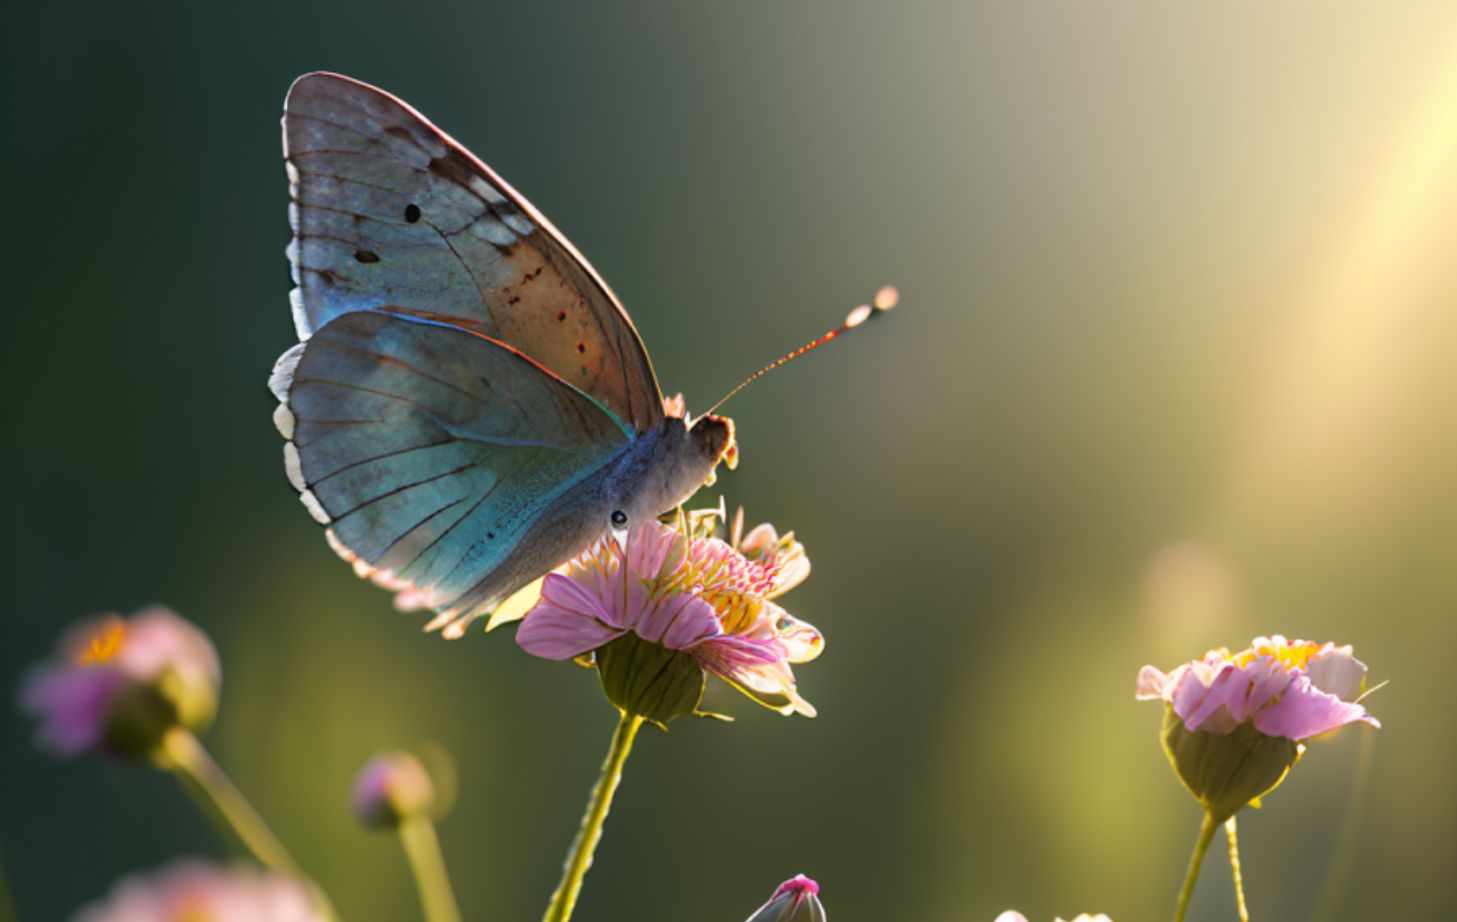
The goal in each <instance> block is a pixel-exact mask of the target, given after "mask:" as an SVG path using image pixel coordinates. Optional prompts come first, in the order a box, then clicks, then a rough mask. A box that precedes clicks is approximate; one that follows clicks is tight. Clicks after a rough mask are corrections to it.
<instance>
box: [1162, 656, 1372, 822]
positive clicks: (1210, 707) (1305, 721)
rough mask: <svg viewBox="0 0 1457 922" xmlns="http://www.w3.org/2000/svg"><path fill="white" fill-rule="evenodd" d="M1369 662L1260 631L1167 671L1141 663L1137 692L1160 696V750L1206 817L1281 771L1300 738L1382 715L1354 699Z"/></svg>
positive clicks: (1227, 812) (1272, 781) (1227, 810)
mask: <svg viewBox="0 0 1457 922" xmlns="http://www.w3.org/2000/svg"><path fill="white" fill-rule="evenodd" d="M1365 679H1366V666H1365V664H1363V663H1362V662H1361V661H1360V660H1358V659H1356V658H1355V657H1354V656H1353V655H1352V651H1351V647H1350V646H1336V645H1335V644H1331V643H1325V644H1320V643H1313V642H1311V641H1305V640H1287V639H1286V638H1284V637H1281V636H1280V635H1278V634H1276V635H1275V636H1273V637H1257V638H1255V640H1254V642H1253V643H1252V644H1250V647H1249V649H1247V650H1243V651H1241V652H1239V653H1234V654H1231V653H1230V652H1229V651H1228V650H1224V649H1220V650H1211V651H1210V652H1209V653H1206V654H1205V655H1204V657H1203V658H1202V659H1197V660H1194V661H1192V662H1189V663H1185V664H1184V665H1182V666H1179V667H1177V668H1176V669H1174V670H1173V671H1172V672H1169V673H1164V672H1162V671H1160V670H1158V669H1156V668H1154V667H1153V666H1144V667H1143V669H1142V670H1140V671H1139V674H1138V688H1137V697H1138V698H1139V699H1141V700H1150V699H1162V700H1163V701H1164V702H1165V704H1166V708H1165V720H1164V729H1163V743H1164V751H1165V753H1166V754H1167V755H1168V757H1169V764H1171V765H1172V766H1173V768H1174V772H1175V773H1176V774H1177V775H1178V776H1179V779H1180V780H1181V781H1182V782H1183V783H1184V786H1185V787H1186V788H1188V789H1189V792H1190V793H1191V794H1193V795H1194V797H1195V799H1196V800H1198V801H1199V802H1200V803H1201V804H1202V805H1203V806H1204V807H1205V809H1206V810H1208V812H1209V814H1210V815H1211V817H1213V818H1214V819H1215V820H1217V821H1219V822H1223V821H1224V820H1226V819H1228V818H1230V817H1232V816H1234V814H1235V813H1237V812H1238V811H1239V810H1240V809H1241V808H1242V807H1244V806H1245V805H1246V804H1249V803H1253V804H1255V805H1256V806H1258V804H1259V798H1260V797H1262V796H1263V795H1265V794H1268V793H1269V792H1270V791H1272V790H1274V789H1275V788H1276V787H1277V786H1278V785H1279V784H1280V782H1281V781H1283V780H1284V778H1285V775H1286V773H1288V772H1289V770H1290V767H1291V766H1292V765H1294V764H1295V762H1296V760H1298V759H1299V758H1300V756H1301V754H1302V753H1303V752H1304V749H1305V747H1304V745H1303V741H1304V740H1307V739H1309V738H1311V737H1313V736H1319V735H1320V734H1322V733H1329V732H1331V731H1334V730H1336V729H1339V728H1340V727H1343V726H1345V725H1346V724H1350V723H1357V722H1361V723H1368V724H1370V725H1371V726H1373V727H1379V726H1381V724H1380V723H1379V722H1378V721H1377V720H1376V718H1374V717H1372V716H1371V715H1370V714H1368V713H1366V709H1365V708H1364V707H1362V706H1361V704H1359V703H1358V702H1359V700H1360V697H1361V694H1362V691H1363V688H1364V686H1365Z"/></svg>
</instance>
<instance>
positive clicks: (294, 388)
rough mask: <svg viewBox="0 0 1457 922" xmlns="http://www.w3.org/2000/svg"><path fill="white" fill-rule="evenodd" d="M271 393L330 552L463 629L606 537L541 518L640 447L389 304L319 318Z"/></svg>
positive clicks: (585, 514)
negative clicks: (589, 542)
mask: <svg viewBox="0 0 1457 922" xmlns="http://www.w3.org/2000/svg"><path fill="white" fill-rule="evenodd" d="M270 387H271V388H272V389H273V392H274V394H275V396H277V397H278V399H279V401H280V405H279V408H278V410H277V412H276V414H275V422H276V423H277V425H278V428H279V430H280V431H281V432H282V433H283V435H284V436H285V437H286V438H287V439H288V444H287V445H286V446H285V463H286V467H287V470H288V476H289V479H290V481H291V482H292V483H293V485H294V487H295V488H296V489H297V490H299V492H300V498H301V499H302V501H303V503H304V505H305V506H307V507H308V509H309V511H310V513H311V514H313V516H314V517H315V518H316V519H317V520H318V521H319V522H321V523H322V524H325V525H327V526H328V528H329V539H330V543H331V544H332V545H333V546H334V548H335V550H336V551H338V552H339V554H340V555H341V556H343V557H345V558H346V559H347V560H350V561H352V562H353V563H354V565H355V568H356V570H357V571H358V572H359V573H360V574H361V575H364V576H370V577H372V578H373V579H374V580H375V581H376V582H378V583H380V584H381V585H384V586H386V587H387V588H390V589H394V590H397V591H399V592H400V593H401V602H402V603H404V604H405V605H406V606H407V607H431V608H435V609H438V610H439V611H440V612H441V613H442V614H441V616H440V617H439V618H437V620H436V622H434V625H435V626H440V625H442V624H447V623H449V624H451V625H452V626H453V628H454V632H455V633H458V632H459V630H460V629H461V628H462V627H463V626H464V624H465V623H466V622H467V621H468V620H469V619H470V618H471V617H473V616H475V615H477V614H481V613H484V612H487V611H489V610H490V609H491V608H492V607H494V606H495V605H496V604H498V603H499V602H500V601H502V600H503V599H504V598H506V597H507V596H509V595H510V594H511V593H513V592H515V591H516V590H517V589H519V588H521V587H522V586H524V585H526V584H527V583H529V582H531V581H532V580H533V579H535V578H536V577H538V576H540V575H541V574H542V573H545V572H546V571H547V570H549V569H551V568H552V567H553V566H555V565H556V564H558V563H560V562H561V561H562V560H565V559H566V558H567V557H569V556H571V554H573V553H575V552H576V551H577V550H579V549H580V546H581V545H582V544H584V543H585V539H584V538H583V537H582V535H579V534H575V533H574V532H575V531H577V530H583V529H585V530H586V531H588V532H595V531H600V530H601V528H602V527H603V525H604V520H601V519H597V518H595V517H592V516H591V512H592V510H591V509H590V508H575V509H574V510H573V511H574V514H575V518H576V519H577V520H581V521H585V524H584V525H582V529H572V528H566V529H561V528H544V527H543V523H542V517H543V516H544V515H545V514H546V513H547V512H548V510H550V509H552V508H554V507H556V506H558V505H559V504H561V503H563V502H565V503H566V505H568V506H569V507H571V506H581V505H582V503H581V502H580V501H578V498H577V497H576V496H573V495H572V494H573V492H574V491H576V492H578V493H580V492H582V491H583V490H584V486H583V485H584V483H586V482H587V481H588V480H589V479H590V478H591V477H592V476H593V474H594V473H598V472H600V471H601V470H602V469H603V468H604V466H605V465H607V464H608V463H610V461H611V460H612V459H613V458H614V457H615V456H616V455H617V453H618V452H619V451H620V450H621V449H622V448H623V447H624V446H625V445H627V444H628V442H629V441H630V440H631V438H632V429H631V427H630V426H629V425H628V424H626V423H625V422H623V421H622V420H620V419H618V418H617V417H616V416H615V415H614V414H613V413H611V412H610V411H609V410H607V409H606V408H604V407H603V406H602V405H601V404H599V403H598V402H597V401H595V400H593V399H592V398H590V397H588V396H587V395H585V394H583V393H582V392H581V391H579V390H577V389H576V388H574V387H572V386H571V385H569V384H567V383H565V382H563V381H562V380H561V379H560V378H559V377H557V376H556V375H554V374H552V373H551V372H550V371H549V370H547V369H545V368H543V367H541V366H540V365H539V364H537V363H536V362H534V361H532V360H531V359H530V358H528V357H527V356H525V355H523V354H522V353H520V352H519V351H517V350H515V349H512V348H510V347H509V346H506V345H504V344H502V343H500V342H497V341H495V340H493V339H490V338H489V337H486V336H483V335H481V334H479V333H477V332H474V331H471V330H466V329H462V328H460V327H456V326H453V325H450V324H445V323H440V322H436V321H432V320H428V319H423V318H420V317H415V316H411V315H409V314H405V313H400V312H397V311H393V310H379V311H354V312H347V313H344V314H342V315H340V316H338V317H336V318H334V319H333V320H331V321H330V322H328V323H326V324H324V325H323V326H322V327H321V328H319V329H318V330H316V331H315V332H314V333H313V335H312V336H310V337H309V339H307V340H306V341H305V342H303V343H300V344H299V345H297V346H295V347H294V348H293V349H291V350H289V351H288V352H287V353H285V354H284V355H283V357H282V358H280V359H279V361H278V365H277V366H276V368H275V370H274V375H273V378H272V380H271V381H270ZM587 505H588V506H590V503H588V504H587ZM589 519H590V521H587V520H589ZM528 539H529V540H528ZM558 544H559V545H561V546H560V547H557V546H556V545H558ZM447 631H448V632H450V629H449V628H448V629H447Z"/></svg>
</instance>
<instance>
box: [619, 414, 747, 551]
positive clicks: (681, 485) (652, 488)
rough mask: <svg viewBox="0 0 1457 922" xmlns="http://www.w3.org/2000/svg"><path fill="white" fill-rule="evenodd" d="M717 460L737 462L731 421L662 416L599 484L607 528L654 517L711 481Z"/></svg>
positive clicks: (708, 416)
mask: <svg viewBox="0 0 1457 922" xmlns="http://www.w3.org/2000/svg"><path fill="white" fill-rule="evenodd" d="M719 462H724V463H726V464H728V465H729V466H730V467H733V466H734V465H735V464H737V462H738V446H737V444H736V443H735V441H734V423H733V420H731V419H729V418H728V417H725V416H714V415H712V414H707V415H704V416H700V417H698V418H697V419H694V420H691V421H690V420H689V419H687V418H686V416H666V417H664V418H663V420H662V421H661V422H660V423H659V424H658V426H656V427H655V428H653V429H651V430H649V431H648V432H645V433H643V434H642V435H641V436H640V437H639V438H638V439H637V440H636V441H635V442H634V443H633V444H632V446H631V447H630V448H629V449H628V450H627V451H626V452H624V453H623V455H622V457H621V459H620V460H619V461H618V462H617V464H616V466H615V468H614V469H613V472H612V474H611V475H610V477H609V479H608V481H607V482H606V484H605V488H606V496H605V499H606V500H607V504H608V506H609V511H610V520H609V522H606V523H604V525H610V526H611V527H612V528H616V529H621V528H628V527H631V526H632V525H636V524H638V523H640V522H644V521H647V520H649V519H654V518H657V517H658V516H659V515H661V514H662V513H664V512H667V511H668V510H670V509H672V508H673V507H674V506H677V505H679V504H681V503H682V502H683V501H685V500H686V499H688V497H690V496H692V495H693V494H694V493H695V492H697V490H698V488H699V487H702V486H706V485H708V484H711V483H713V480H714V474H715V471H716V470H717V468H718V465H719Z"/></svg>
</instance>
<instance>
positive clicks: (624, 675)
mask: <svg viewBox="0 0 1457 922" xmlns="http://www.w3.org/2000/svg"><path fill="white" fill-rule="evenodd" d="M718 517H719V516H716V515H714V514H711V513H694V514H691V515H690V516H688V517H687V519H686V523H687V524H686V525H685V526H684V527H683V528H682V529H681V530H680V529H679V528H675V527H671V526H668V525H664V524H662V523H659V522H646V523H643V524H641V525H638V526H636V527H634V528H633V529H631V530H630V531H628V532H627V534H626V536H625V538H622V539H620V540H619V538H618V537H617V536H615V535H609V536H607V537H605V538H603V539H602V540H600V541H599V542H597V543H596V544H594V545H593V546H592V547H591V548H589V549H588V550H587V551H585V552H584V553H582V554H581V555H580V556H578V557H577V558H576V559H574V560H572V561H571V562H570V563H569V564H568V565H567V566H566V567H565V568H564V569H563V570H560V571H558V572H556V573H553V574H551V575H549V576H547V578H546V581H545V582H544V583H543V585H542V590H541V600H540V601H539V602H538V603H537V604H536V606H535V607H534V608H532V609H531V611H529V612H527V614H526V617H525V619H524V620H523V621H522V623H521V626H520V628H519V629H518V630H517V632H516V640H517V642H518V643H519V644H520V645H521V646H522V648H524V649H525V650H526V651H527V652H528V653H531V654H533V655H535V656H540V657H543V658H545V659H552V660H567V659H573V658H581V657H585V656H586V655H588V654H591V657H592V663H593V665H595V666H596V667H597V669H598V671H599V673H600V674H601V677H602V681H603V687H604V689H605V690H606V691H607V693H608V697H609V698H610V699H611V700H612V701H613V703H614V704H616V705H617V706H618V707H620V708H623V709H624V710H627V711H630V712H635V713H638V714H639V715H640V716H643V717H646V718H648V719H649V720H652V721H654V722H656V723H659V724H663V723H666V721H667V720H670V719H672V718H673V717H676V716H679V715H680V714H683V713H689V712H691V711H693V710H694V709H695V708H696V707H697V705H698V701H699V698H700V697H701V695H702V691H703V682H704V679H705V677H706V674H707V673H713V674H714V675H717V676H719V677H720V678H722V679H723V680H725V681H727V682H729V683H730V684H732V685H734V686H735V687H736V688H738V689H739V690H740V691H742V692H743V693H744V694H746V695H748V696H749V697H750V698H752V699H754V700H755V701H758V702H759V703H761V704H764V705H766V706H768V707H771V708H774V709H776V710H778V711H780V712H781V713H784V714H790V713H795V712H798V713H800V714H804V715H806V716H810V717H812V716H814V714H815V709H814V708H813V707H812V706H811V705H810V703H809V702H808V701H806V700H804V698H802V697H801V696H800V695H799V692H798V691H797V690H796V688H795V680H794V671H793V669H792V668H791V666H792V665H794V664H798V663H805V662H809V661H810V660H812V659H814V658H815V657H817V656H819V654H820V651H821V650H822V649H823V648H824V638H823V637H822V636H821V635H820V632H819V631H818V630H816V629H815V628H814V627H813V626H811V625H809V624H806V623H805V622H803V621H800V620H798V619H796V618H794V617H793V616H792V615H790V614H789V613H788V612H786V611H785V610H784V609H783V608H781V607H780V606H779V605H778V604H777V603H776V602H775V601H774V599H776V598H778V597H779V596H780V595H782V594H783V593H784V592H787V591H788V590H789V589H791V588H793V587H794V586H796V585H798V584H799V583H800V582H802V581H803V580H804V579H805V577H806V576H808V575H809V559H808V558H807V557H806V556H805V554H804V547H803V546H802V545H800V543H799V542H798V541H796V540H794V535H793V534H792V533H791V534H787V535H783V536H781V535H779V534H778V533H777V532H776V531H775V530H774V528H773V527H772V526H769V525H761V526H759V527H758V528H755V529H754V530H753V531H751V532H749V533H748V534H747V535H742V536H740V533H741V531H742V524H741V523H742V515H740V519H739V523H738V524H736V527H735V528H734V530H733V534H732V535H731V537H730V539H729V540H727V541H726V540H723V539H721V538H717V537H713V536H712V535H711V534H710V531H711V529H712V528H713V525H714V522H715V519H716V518H718Z"/></svg>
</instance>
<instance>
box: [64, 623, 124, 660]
mask: <svg viewBox="0 0 1457 922" xmlns="http://www.w3.org/2000/svg"><path fill="white" fill-rule="evenodd" d="M125 641H126V622H124V621H122V620H121V619H120V618H115V617H113V618H107V619H106V623H105V624H103V625H101V627H99V628H97V629H96V633H94V634H92V635H91V639H90V640H89V641H88V642H87V644H86V648H85V649H84V650H82V651H81V653H80V654H79V655H78V656H77V657H76V663H77V665H80V666H96V665H99V664H101V663H105V662H109V661H110V660H111V659H113V658H114V657H115V656H116V654H117V653H118V652H120V651H121V645H122V644H123V643H124V642H125Z"/></svg>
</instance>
